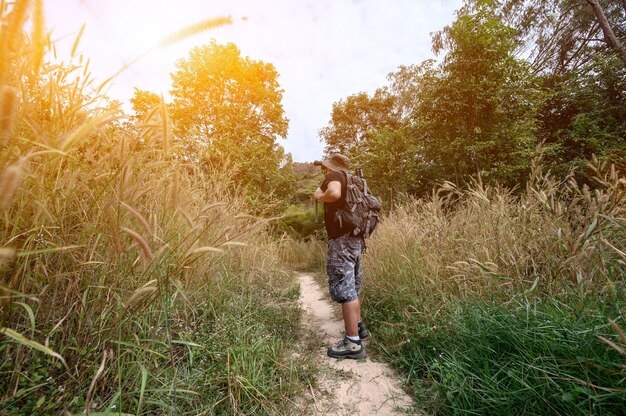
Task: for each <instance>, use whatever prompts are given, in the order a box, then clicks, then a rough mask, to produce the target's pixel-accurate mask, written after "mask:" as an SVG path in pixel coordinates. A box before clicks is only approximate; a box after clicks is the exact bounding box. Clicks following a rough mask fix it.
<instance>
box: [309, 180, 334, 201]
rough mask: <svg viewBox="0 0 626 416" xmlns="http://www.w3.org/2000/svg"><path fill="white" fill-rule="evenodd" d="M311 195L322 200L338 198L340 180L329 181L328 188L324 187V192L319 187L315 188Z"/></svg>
mask: <svg viewBox="0 0 626 416" xmlns="http://www.w3.org/2000/svg"><path fill="white" fill-rule="evenodd" d="M313 197H314V198H315V199H317V200H318V201H322V202H335V201H338V200H339V198H341V182H339V181H332V182H330V183H329V184H328V188H326V192H324V191H322V190H321V189H320V188H317V189H316V190H315V192H313Z"/></svg>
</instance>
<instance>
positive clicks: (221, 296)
mask: <svg viewBox="0 0 626 416" xmlns="http://www.w3.org/2000/svg"><path fill="white" fill-rule="evenodd" d="M298 293H299V291H298V288H297V285H295V284H294V282H293V281H292V280H291V278H290V277H289V276H287V275H284V274H280V275H278V276H275V277H274V284H273V285H269V284H268V280H266V279H264V280H259V281H255V280H251V279H247V278H244V277H243V275H242V274H233V273H221V274H219V275H217V276H215V279H214V280H213V281H211V282H210V283H209V284H207V285H206V286H205V287H204V288H202V289H201V290H198V291H196V292H194V293H188V294H187V296H189V300H190V301H193V302H194V308H193V309H190V308H188V307H185V306H184V302H182V301H181V302H178V301H176V302H175V303H174V304H173V305H172V308H171V311H170V314H169V323H170V331H171V334H172V342H171V348H170V341H169V340H168V335H167V332H168V331H167V322H166V317H167V316H168V315H166V314H165V313H164V310H163V309H162V308H148V309H147V310H146V311H145V312H144V313H143V314H141V315H136V316H134V317H132V318H131V319H130V320H129V322H128V323H127V324H126V325H127V326H128V327H130V328H132V329H133V330H132V331H128V332H125V333H124V334H123V335H121V338H118V339H115V340H111V341H110V342H108V343H107V347H108V348H110V349H111V350H112V356H111V359H109V360H108V361H107V363H106V369H105V371H104V373H103V374H102V376H101V383H100V384H98V385H97V386H96V388H95V389H94V393H93V399H92V401H91V403H92V406H94V407H93V411H106V410H111V409H115V410H119V411H122V412H126V413H131V414H135V413H137V414H167V413H172V414H177V415H178V414H180V415H183V414H199V413H202V412H208V413H207V414H224V415H227V414H250V415H257V414H284V413H285V412H286V411H287V410H288V409H289V408H290V407H291V406H292V405H293V401H294V400H297V398H298V396H299V394H300V392H301V391H302V390H303V389H304V388H305V387H306V386H307V385H308V383H310V382H311V380H312V377H313V376H314V374H315V371H314V369H313V368H311V363H310V362H309V361H308V359H307V358H306V356H304V355H303V356H301V357H299V358H297V359H295V358H291V356H290V352H291V351H292V349H293V344H294V340H295V339H297V337H296V331H297V329H298V326H299V309H298V306H297V303H296V300H297V297H298ZM178 296H182V294H178ZM196 302H197V303H196ZM51 346H52V347H57V343H56V342H54V341H53V342H52V343H51ZM0 350H1V351H2V357H3V359H2V360H1V361H0V379H2V380H4V381H3V383H2V385H3V388H2V389H3V395H4V397H5V399H4V400H2V401H1V402H0V411H1V412H2V414H7V415H31V414H56V413H59V412H62V411H63V409H67V410H69V411H70V412H72V413H81V412H82V410H83V409H84V407H85V400H86V397H87V393H88V390H89V385H90V379H89V378H82V379H81V378H75V377H72V376H71V375H68V374H67V373H66V372H65V371H64V369H63V367H62V366H61V365H60V363H58V362H54V361H53V360H52V359H51V358H49V357H47V356H45V355H43V354H40V353H37V352H35V351H32V350H27V349H24V348H21V347H20V346H19V345H17V344H14V343H8V342H3V343H2V344H0ZM70 350H71V349H70V348H67V347H66V348H65V349H64V351H66V356H68V357H70V358H69V360H68V361H69V362H70V363H74V362H77V361H78V362H82V363H89V362H98V361H99V360H100V359H101V356H102V349H101V348H100V347H98V346H97V345H94V347H93V348H89V347H86V348H79V349H76V351H75V354H76V355H75V356H73V355H71V354H70ZM16 354H22V355H25V357H23V360H22V362H21V368H20V369H19V373H20V374H19V376H18V377H17V380H16V382H17V384H16V385H17V390H16V394H15V396H13V395H11V394H9V391H7V390H8V388H14V387H15V384H13V383H12V382H11V383H9V380H10V377H9V376H10V375H12V374H14V371H15V370H16V369H15V368H14V366H13V364H14V361H13V360H12V359H11V358H12V357H14V356H15V355H16ZM172 358H173V365H172V362H171V359H172ZM84 365H85V364H84ZM94 367H97V366H94ZM92 371H94V372H95V368H94V369H93V370H92ZM90 376H93V374H90Z"/></svg>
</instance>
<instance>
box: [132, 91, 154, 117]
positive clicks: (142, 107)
mask: <svg viewBox="0 0 626 416" xmlns="http://www.w3.org/2000/svg"><path fill="white" fill-rule="evenodd" d="M160 102H161V98H160V97H159V95H158V94H155V93H153V92H151V91H146V90H142V89H139V88H135V94H134V95H133V98H131V99H130V103H131V105H132V106H133V111H134V112H135V115H134V119H135V121H138V122H141V121H143V120H144V119H145V118H146V117H147V116H148V115H149V114H150V112H152V111H153V110H154V109H155V108H157V107H158V106H159V104H160Z"/></svg>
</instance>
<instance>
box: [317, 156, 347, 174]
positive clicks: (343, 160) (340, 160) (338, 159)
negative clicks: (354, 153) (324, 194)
mask: <svg viewBox="0 0 626 416" xmlns="http://www.w3.org/2000/svg"><path fill="white" fill-rule="evenodd" d="M313 164H314V165H315V166H326V167H327V168H328V169H330V170H333V171H335V172H346V173H349V170H350V159H348V158H347V157H345V156H344V155H342V154H341V153H334V154H332V155H330V156H329V157H327V158H326V159H323V160H316V161H315V162H313Z"/></svg>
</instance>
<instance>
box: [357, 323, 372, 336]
mask: <svg viewBox="0 0 626 416" xmlns="http://www.w3.org/2000/svg"><path fill="white" fill-rule="evenodd" d="M369 336H370V331H368V330H367V327H366V326H365V321H359V338H361V339H365V338H367V337H369Z"/></svg>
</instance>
